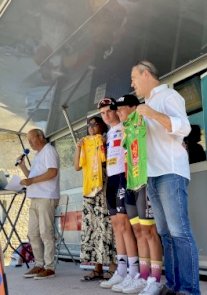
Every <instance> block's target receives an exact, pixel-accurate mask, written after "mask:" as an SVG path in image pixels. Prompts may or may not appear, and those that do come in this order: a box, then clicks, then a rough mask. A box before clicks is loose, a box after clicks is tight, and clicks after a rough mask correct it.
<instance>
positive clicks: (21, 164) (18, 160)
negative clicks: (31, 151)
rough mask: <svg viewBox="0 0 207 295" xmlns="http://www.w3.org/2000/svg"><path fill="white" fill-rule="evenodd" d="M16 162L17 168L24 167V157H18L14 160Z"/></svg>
mask: <svg viewBox="0 0 207 295" xmlns="http://www.w3.org/2000/svg"><path fill="white" fill-rule="evenodd" d="M16 162H18V163H19V166H20V167H21V166H25V158H24V157H23V158H22V155H21V156H19V157H18V158H17V159H16Z"/></svg>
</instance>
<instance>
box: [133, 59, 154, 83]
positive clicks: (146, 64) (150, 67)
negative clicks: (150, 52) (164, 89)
mask: <svg viewBox="0 0 207 295" xmlns="http://www.w3.org/2000/svg"><path fill="white" fill-rule="evenodd" d="M134 68H136V69H138V70H139V71H140V73H143V72H144V71H145V70H147V71H148V72H150V74H151V75H152V76H153V77H154V78H155V79H156V80H158V81H159V73H158V70H157V68H156V67H155V65H154V64H153V63H151V62H150V61H147V60H142V61H139V62H138V63H137V64H136V65H135V66H134Z"/></svg>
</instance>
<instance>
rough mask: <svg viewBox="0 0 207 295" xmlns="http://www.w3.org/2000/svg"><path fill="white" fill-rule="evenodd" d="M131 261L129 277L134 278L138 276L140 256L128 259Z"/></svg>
mask: <svg viewBox="0 0 207 295" xmlns="http://www.w3.org/2000/svg"><path fill="white" fill-rule="evenodd" d="M128 261H129V275H130V277H131V278H134V277H135V276H136V274H138V267H139V259H138V256H134V257H128Z"/></svg>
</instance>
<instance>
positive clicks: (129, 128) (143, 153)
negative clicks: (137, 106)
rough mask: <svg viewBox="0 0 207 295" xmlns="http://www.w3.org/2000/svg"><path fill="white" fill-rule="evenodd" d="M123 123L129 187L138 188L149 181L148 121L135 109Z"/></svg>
mask: <svg viewBox="0 0 207 295" xmlns="http://www.w3.org/2000/svg"><path fill="white" fill-rule="evenodd" d="M123 125H124V138H123V147H124V149H125V150H126V157H125V161H126V175H127V188H128V189H131V190H138V189H139V188H141V187H142V186H143V185H145V184H146V183H147V147H146V135H147V128H146V123H145V121H144V120H143V118H142V117H140V116H139V115H138V113H137V112H136V111H135V112H133V113H131V114H130V115H129V116H128V118H127V121H125V122H124V123H123Z"/></svg>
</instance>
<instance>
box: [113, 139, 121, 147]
mask: <svg viewBox="0 0 207 295" xmlns="http://www.w3.org/2000/svg"><path fill="white" fill-rule="evenodd" d="M117 146H121V139H114V141H113V147H117Z"/></svg>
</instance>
